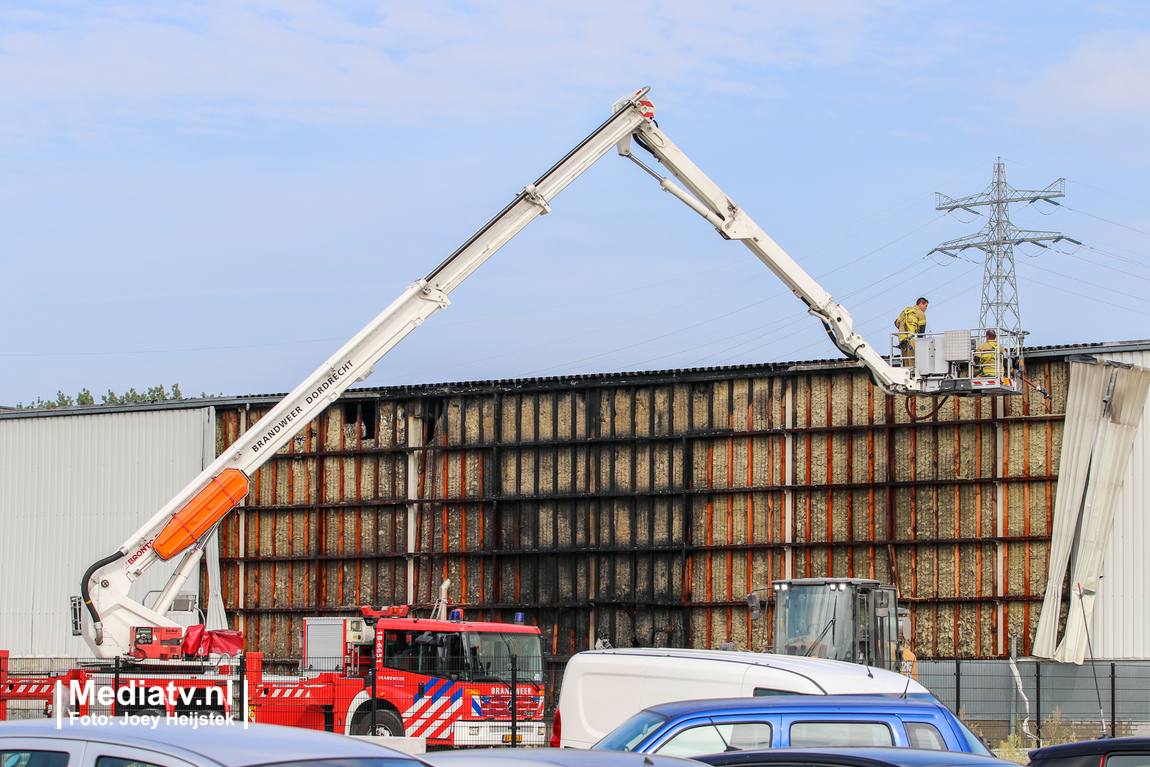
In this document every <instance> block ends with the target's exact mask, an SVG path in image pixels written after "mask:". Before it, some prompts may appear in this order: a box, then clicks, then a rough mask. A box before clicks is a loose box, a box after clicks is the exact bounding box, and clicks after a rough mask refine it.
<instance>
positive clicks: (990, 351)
mask: <svg viewBox="0 0 1150 767" xmlns="http://www.w3.org/2000/svg"><path fill="white" fill-rule="evenodd" d="M997 353H998V340H997V337H996V334H995V332H994V331H993V330H988V331H986V343H984V344H982V345H981V346H979V347H978V348H977V349H976V350H975V351H974V361H975V362H977V363H978V374H979V375H981V376H984V377H987V378H991V377H994V376H996V375H998V365H997V364H995V356H996V355H997Z"/></svg>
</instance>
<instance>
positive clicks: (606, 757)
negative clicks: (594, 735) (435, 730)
mask: <svg viewBox="0 0 1150 767" xmlns="http://www.w3.org/2000/svg"><path fill="white" fill-rule="evenodd" d="M423 758H424V760H425V761H428V762H431V764H433V765H437V766H438V765H442V767H454V765H460V767H464V765H466V767H499V765H502V764H507V763H508V762H511V763H513V764H516V765H519V767H530V766H531V765H556V766H557V767H691V765H694V767H698V765H699V763H698V762H695V761H692V760H690V759H681V758H679V757H677V756H659V755H658V754H637V753H635V752H634V751H588V750H587V749H584V748H484V749H478V750H467V751H436V752H434V753H431V754H426V755H424V757H423Z"/></svg>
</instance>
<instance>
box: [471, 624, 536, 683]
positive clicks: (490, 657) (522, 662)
mask: <svg viewBox="0 0 1150 767" xmlns="http://www.w3.org/2000/svg"><path fill="white" fill-rule="evenodd" d="M464 636H465V637H466V638H465V640H464V641H466V642H467V646H468V647H469V648H472V650H473V651H474V654H473V656H472V659H473V662H474V663H475V664H477V667H476V668H475V675H476V681H484V680H486V681H493V682H494V681H499V682H504V683H505V684H511V656H512V655H515V656H516V664H515V665H516V681H518V682H529V683H531V684H539V683H541V682H542V681H543V653H542V649H541V645H540V642H539V635H538V634H519V633H511V632H504V631H482V632H480V631H476V632H467V633H466V634H465V635H464Z"/></svg>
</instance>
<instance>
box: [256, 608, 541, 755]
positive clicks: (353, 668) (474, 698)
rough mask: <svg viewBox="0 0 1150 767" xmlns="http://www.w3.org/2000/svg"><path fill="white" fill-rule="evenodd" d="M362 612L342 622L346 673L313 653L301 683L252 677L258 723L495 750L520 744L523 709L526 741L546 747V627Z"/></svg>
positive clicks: (308, 652)
mask: <svg viewBox="0 0 1150 767" xmlns="http://www.w3.org/2000/svg"><path fill="white" fill-rule="evenodd" d="M361 610H362V613H363V617H362V618H349V619H344V620H343V621H342V624H343V625H342V629H343V632H342V633H343V637H342V639H343V641H342V642H341V644H342V653H341V657H338V658H335V660H336V661H337V662H338V663H339V665H340V666H341V667H340V668H339V669H338V670H331V671H320V672H319V673H316V672H315V670H314V668H313V669H308V668H307V666H314V665H320V664H321V663H322V661H324V660H329V659H330V658H331V656H329V655H327V654H326V653H327V652H330V650H327V649H326V648H321V649H317V648H315V647H305V648H304V655H305V657H304V660H303V663H302V664H301V665H303V666H304V669H303V670H302V671H303V675H302V676H301V677H300V678H299V679H298V681H297V680H292V679H285V678H283V677H280V678H274V677H271V676H268V675H261V674H258V673H257V674H252V675H251V676H250V677H249V690H250V699H249V700H250V703H249V705H250V706H251V711H252V714H253V716H254V720H255V721H258V722H268V723H272V724H287V725H296V726H301V727H312V728H317V729H332V730H335V731H336V732H344V733H347V734H351V735H369V734H378V735H407V736H409V737H422V738H426V739H427V742H428V743H429V744H432V745H455V746H464V745H466V746H491V745H501V744H506V743H510V742H511V739H512V716H511V711H512V708H513V707H514V710H515V712H516V716H515V727H514V729H515V730H516V732H515V733H514V735H515V740H516V742H518V743H522V744H525V745H527V744H532V745H543V744H544V742H545V741H546V725H545V723H544V721H543V704H544V688H543V667H542V655H541V647H540V633H539V629H538V628H537V627H535V626H525V625H522V624H521V623H513V624H508V623H484V622H471V621H464V620H462V619H461V616H460V615H459V611H458V610H456V611H453V613H452V619H450V620H442V619H433V618H415V617H409V616H408V611H407V607H406V606H402V607H392V608H385V609H383V610H372V609H371V608H368V607H364V608H361ZM305 635H306V632H305ZM308 673H312V674H315V675H314V676H312V677H310V678H309V677H308V676H307V674H308ZM293 682H294V684H293ZM373 690H374V694H373ZM373 698H374V701H375V706H374V714H373V710H372V709H373V706H372V700H373ZM373 722H374V724H373Z"/></svg>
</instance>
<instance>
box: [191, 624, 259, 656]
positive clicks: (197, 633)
mask: <svg viewBox="0 0 1150 767" xmlns="http://www.w3.org/2000/svg"><path fill="white" fill-rule="evenodd" d="M181 649H182V650H183V652H184V655H209V654H213V653H214V654H216V655H239V654H240V653H242V652H243V651H244V632H242V631H230V630H228V629H217V630H215V631H208V630H207V629H206V628H205V627H204V626H203V624H200V625H197V626H189V627H188V629H187V631H185V632H184V644H183V647H182V648H181Z"/></svg>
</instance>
